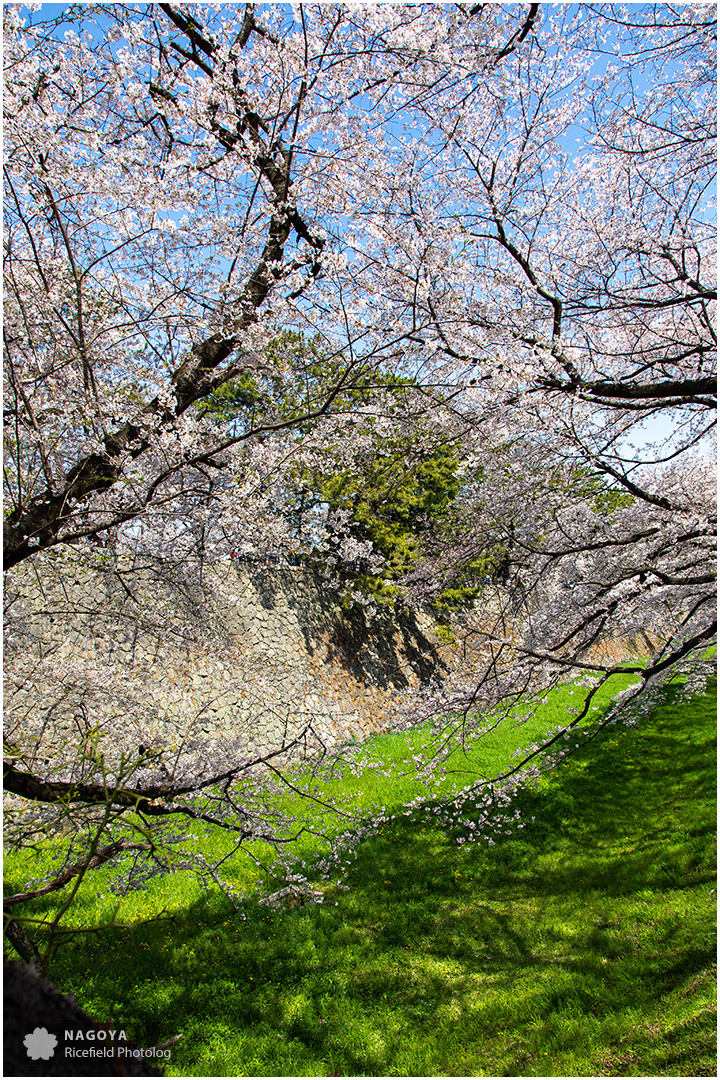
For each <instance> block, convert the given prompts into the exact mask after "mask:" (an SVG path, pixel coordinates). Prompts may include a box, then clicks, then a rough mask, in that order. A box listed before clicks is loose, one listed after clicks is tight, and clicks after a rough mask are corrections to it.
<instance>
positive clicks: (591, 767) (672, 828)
mask: <svg viewBox="0 0 720 1080" xmlns="http://www.w3.org/2000/svg"><path fill="white" fill-rule="evenodd" d="M676 693H677V689H676V688H672V687H671V688H670V689H669V690H668V692H667V700H666V703H665V704H664V705H663V706H662V707H661V708H658V709H657V710H656V711H655V712H654V714H653V715H652V716H651V717H649V718H648V719H647V720H645V721H643V723H642V725H641V726H640V727H638V728H631V729H625V728H622V727H613V728H610V729H608V730H607V731H606V732H605V733H604V734H603V735H601V736H599V737H598V738H597V739H596V740H595V741H594V742H593V743H591V744H590V745H589V746H588V747H586V748H584V749H583V750H581V751H580V752H578V754H577V755H576V756H575V757H574V758H573V759H572V760H571V761H570V762H568V763H567V764H565V765H564V766H562V767H561V768H560V769H558V770H557V771H556V772H555V773H553V774H551V775H550V776H548V778H547V779H546V780H544V781H543V783H542V784H541V785H540V787H539V789H538V790H536V791H530V790H527V791H524V792H523V793H522V794H521V795H519V796H518V806H519V808H521V810H522V814H523V820H524V822H525V827H524V828H523V830H522V831H521V832H519V833H513V835H510V836H506V837H504V838H503V839H502V840H501V841H499V842H498V843H497V844H496V845H495V846H493V847H487V846H485V845H482V846H480V845H473V846H469V845H466V846H463V847H458V846H457V845H456V844H454V843H453V842H452V839H451V838H449V837H447V836H446V835H444V834H443V833H442V832H440V831H439V830H437V829H433V828H432V827H431V826H429V825H428V824H425V823H423V821H422V820H421V819H420V816H419V815H416V816H411V817H401V818H398V819H395V820H393V821H391V822H389V823H388V824H387V825H386V826H385V827H384V828H382V829H381V831H380V833H379V834H378V835H377V836H375V837H373V838H370V839H368V840H366V841H364V842H363V844H362V845H361V847H360V848H359V850H358V858H357V860H356V861H355V864H354V866H353V867H352V869H351V870H350V871H349V873H348V875H347V878H346V881H347V884H348V885H349V889H348V890H347V891H345V890H342V889H338V888H336V889H332V890H330V891H328V893H327V895H326V901H325V904H324V905H323V906H319V907H309V906H306V907H304V908H301V909H299V910H281V911H268V910H267V909H265V908H261V907H258V905H257V904H256V902H255V901H254V900H252V899H248V900H246V901H245V902H244V903H243V905H242V907H241V909H240V910H235V909H233V908H232V907H231V905H230V904H229V903H228V901H227V900H226V899H224V898H223V897H222V895H221V894H219V893H217V892H214V891H213V892H208V893H207V894H205V895H202V894H200V893H199V892H198V891H197V889H196V887H195V886H194V885H191V884H190V881H189V879H188V878H186V877H185V876H184V875H177V876H176V878H175V877H174V876H171V877H168V878H164V879H159V880H158V881H157V882H156V884H155V885H154V888H153V889H150V890H148V892H147V893H144V894H140V895H139V896H136V897H134V898H128V902H127V904H126V905H125V908H126V913H127V916H129V917H130V918H131V919H132V918H140V917H141V916H142V914H143V911H146V912H151V911H156V910H157V909H158V907H159V906H162V905H163V904H164V905H165V906H166V907H167V908H168V910H169V911H170V912H171V913H172V918H171V919H169V920H167V921H160V922H151V923H146V924H142V923H138V924H137V925H136V926H135V927H133V928H132V929H128V930H120V929H113V930H106V931H103V932H102V934H101V935H99V936H94V937H92V938H74V939H71V941H70V943H69V944H66V945H65V946H63V948H62V949H61V950H60V951H59V952H58V954H57V956H56V960H55V966H54V969H53V972H52V974H53V976H54V978H55V979H56V981H57V982H58V984H59V985H60V986H61V988H62V989H63V990H64V991H66V992H67V991H68V990H70V989H72V990H74V991H75V993H76V994H77V996H78V998H79V1000H80V1002H81V1004H82V1005H83V1007H84V1008H85V1009H86V1010H88V1011H89V1012H90V1013H91V1014H93V1015H96V1016H98V1017H100V1018H103V1019H105V1018H111V1019H112V1021H113V1023H114V1024H117V1025H122V1026H124V1027H126V1028H127V1031H128V1034H129V1035H130V1036H131V1037H132V1038H134V1039H135V1040H136V1041H137V1042H138V1043H139V1044H140V1045H145V1046H149V1045H153V1044H156V1043H159V1042H161V1041H163V1040H164V1039H167V1038H169V1037H171V1036H173V1035H176V1034H179V1033H181V1032H182V1035H183V1039H182V1041H181V1042H180V1043H179V1044H178V1045H177V1046H176V1047H175V1048H174V1050H173V1056H172V1061H171V1064H170V1066H169V1068H168V1073H169V1074H170V1075H179V1076H198V1075H200V1076H202V1075H207V1076H226V1075H257V1076H283V1075H301V1076H302V1075H315V1076H316V1075H401V1076H413V1075H414V1076H432V1075H464V1076H484V1075H485V1076H502V1075H510V1076H512V1075H515V1076H572V1075H579V1076H590V1075H592V1076H597V1075H622V1076H712V1075H715V1073H716V1068H715V1057H714V1043H713V1022H714V1010H713V1001H714V961H715V937H714V924H715V918H714V916H715V902H714V901H715V895H714V831H715V776H716V773H715V724H714V698H713V697H711V696H710V695H708V696H707V697H705V698H702V699H696V700H693V701H691V702H689V703H680V702H678V701H677V700H676V698H675V695H676ZM556 705H557V706H558V707H561V704H560V702H559V699H558V701H557V702H555V703H554V704H553V703H551V706H552V707H553V708H554V707H555V706H556ZM536 721H537V723H538V724H539V726H540V727H541V728H543V730H547V729H548V727H551V726H552V725H553V724H554V723H557V722H558V720H557V718H556V717H553V718H552V719H551V722H550V723H548V722H547V721H548V716H546V717H545V718H544V720H543V719H542V718H540V717H538V718H536ZM534 722H535V721H533V723H534ZM539 733H540V732H539V731H537V732H530V731H529V730H527V729H520V731H519V732H518V730H515V733H514V736H512V735H511V734H510V733H509V732H508V731H505V733H504V734H503V735H502V736H501V735H498V737H497V743H496V745H494V748H493V743H492V738H493V737H492V736H491V737H490V739H489V741H488V742H487V743H486V749H485V750H484V751H483V753H486V754H488V755H490V756H491V757H492V754H497V757H495V758H492V760H491V757H489V758H488V762H487V767H488V771H489V772H492V771H494V770H496V765H497V763H498V762H500V761H501V759H504V761H505V762H506V761H507V758H508V754H509V751H510V749H511V748H514V747H512V743H513V740H514V745H515V746H517V745H518V744H523V743H525V742H527V741H528V737H529V738H531V739H532V738H536V737H537V735H538V734H539ZM503 740H506V741H505V742H503ZM375 749H376V750H378V749H382V747H381V746H379V747H376V748H375ZM386 749H387V750H388V753H390V751H391V750H392V743H386ZM458 760H459V759H458ZM475 764H476V765H477V764H478V762H477V761H476V762H475ZM408 782H410V778H409V781H408ZM355 783H357V781H355ZM379 783H380V788H381V791H380V795H381V796H382V798H381V801H383V800H385V788H384V783H385V782H384V780H382V778H380V780H379ZM407 790H410V789H409V788H408V789H407ZM377 795H378V792H377V791H372V792H370V794H368V796H367V797H368V799H369V800H370V799H371V797H372V798H375V797H377ZM406 795H407V791H405V792H404V793H403V799H404V798H405V797H406ZM400 801H403V800H400ZM533 818H534V821H533V820H532V819H533ZM12 869H13V868H12V867H11V871H12ZM25 870H26V867H22V868H21V866H20V865H18V866H16V867H15V868H14V872H13V873H11V877H15V873H19V874H21V873H23V872H25ZM237 873H238V875H240V870H238V871H237ZM93 880H97V879H93ZM22 884H23V881H19V880H16V881H15V883H14V887H17V886H18V885H20V886H21V885H22ZM101 908H102V902H101V903H100V904H96V903H94V901H93V899H92V897H91V896H90V895H88V894H84V895H83V898H82V904H81V908H80V909H79V911H78V914H77V918H78V919H79V920H81V919H83V918H85V919H88V920H91V919H95V918H97V919H100V917H101V914H102V912H101V911H100V910H99V909H101Z"/></svg>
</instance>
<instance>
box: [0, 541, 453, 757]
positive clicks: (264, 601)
mask: <svg viewBox="0 0 720 1080" xmlns="http://www.w3.org/2000/svg"><path fill="white" fill-rule="evenodd" d="M8 599H9V602H10V603H9V606H10V611H11V615H12V618H11V645H10V647H9V656H10V657H11V658H12V654H13V651H14V650H15V649H17V650H20V649H22V650H23V651H24V654H25V655H26V656H34V657H35V658H36V660H37V674H36V675H35V676H32V675H31V676H30V678H26V679H25V681H24V683H22V684H17V683H16V685H15V686H13V685H12V682H13V680H12V676H11V678H10V687H9V689H10V694H9V706H10V710H11V711H14V713H15V715H16V716H17V715H19V714H20V713H21V712H22V711H23V710H25V711H28V710H29V711H32V708H33V704H40V703H42V704H43V705H44V704H46V703H47V702H48V701H49V700H50V699H51V698H53V696H54V697H55V698H57V699H58V700H59V699H60V698H61V696H62V694H61V686H60V682H58V685H57V686H53V685H52V683H53V681H54V677H55V674H57V675H58V679H59V678H60V674H59V673H60V672H63V673H64V674H63V678H64V679H65V683H67V682H68V681H69V680H70V681H71V680H72V677H73V673H74V672H75V671H77V673H78V679H80V675H81V674H82V672H83V671H84V670H85V669H87V670H92V668H93V665H94V664H95V663H97V664H98V665H102V664H105V665H109V666H110V667H112V668H113V669H114V670H115V671H120V672H127V673H128V675H131V676H132V683H133V685H134V687H135V693H136V695H137V694H138V693H139V694H140V696H141V697H142V698H143V700H144V704H145V706H148V707H150V706H151V707H152V708H153V709H155V710H156V712H157V716H158V738H160V733H161V729H162V728H163V727H164V725H165V723H166V722H167V723H170V724H171V725H173V724H174V725H175V731H176V734H177V732H180V735H182V731H180V727H179V726H178V725H180V726H181V720H178V719H177V718H178V717H180V718H184V719H185V721H187V722H188V723H189V721H190V720H191V719H192V721H193V722H194V723H195V724H199V725H201V731H202V733H203V734H204V735H205V736H210V737H211V738H212V737H213V736H214V735H218V736H223V737H226V738H230V739H233V740H236V741H242V742H243V743H245V744H248V745H249V746H252V747H253V748H254V749H256V750H257V751H265V750H267V749H270V748H272V747H274V746H275V745H277V740H278V734H279V733H282V734H283V735H285V736H292V735H293V734H294V733H296V732H297V731H298V730H300V728H301V727H302V726H303V725H306V724H307V722H308V720H312V722H313V725H314V727H315V729H316V730H318V731H319V732H321V733H322V735H323V737H326V738H328V739H329V740H330V741H333V742H334V741H337V740H344V739H347V738H351V737H353V736H354V737H363V736H365V735H368V734H370V733H371V732H373V731H377V730H380V729H382V728H384V727H386V726H387V725H388V723H389V721H390V718H391V716H392V713H393V710H394V708H395V706H396V705H397V702H398V699H399V697H401V696H403V695H404V694H405V693H406V692H407V691H411V690H413V689H416V688H418V687H419V686H421V685H427V684H428V683H431V682H441V681H443V680H444V679H445V678H446V676H447V675H448V673H449V671H450V669H451V667H452V654H453V652H454V650H453V649H452V648H449V647H448V646H447V645H444V644H443V642H442V640H441V638H440V637H439V636H438V633H437V629H438V624H437V622H436V621H435V619H434V617H433V615H432V613H431V612H430V611H429V610H419V611H414V612H407V613H405V614H404V615H403V614H400V615H399V614H397V613H393V612H385V611H383V612H381V613H379V614H376V615H374V616H370V615H368V614H367V613H366V612H365V611H364V610H363V609H362V608H360V607H358V606H357V605H356V606H354V607H352V608H350V609H348V608H346V607H344V606H343V603H342V601H341V598H340V595H339V593H338V592H337V590H334V589H332V588H329V587H328V586H327V585H326V584H324V583H323V582H322V581H321V579H320V578H319V576H318V575H317V574H316V573H315V572H314V571H313V570H312V569H311V568H308V567H306V566H299V567H290V566H282V567H253V566H245V565H242V564H241V565H237V564H234V563H230V562H227V563H218V564H216V565H215V566H213V567H209V568H208V567H206V568H205V569H204V571H203V576H202V578H195V579H194V580H183V579H182V577H178V576H177V575H175V577H174V578H173V577H172V576H170V575H168V574H167V573H163V572H162V568H161V567H152V566H145V567H137V566H132V567H131V566H125V567H123V566H118V564H117V562H113V563H111V564H109V565H108V569H107V571H106V572H102V571H93V572H92V573H90V572H82V573H77V574H76V575H75V576H73V574H70V575H67V574H66V573H64V574H63V575H62V577H60V576H58V577H56V578H53V576H52V574H49V573H46V574H44V575H43V576H41V577H40V578H38V577H36V576H35V575H34V574H33V573H32V571H30V570H26V571H24V572H23V573H21V574H16V575H15V576H14V578H13V580H12V582H11V584H10V586H9V588H8ZM26 668H27V664H26ZM63 685H65V684H63ZM138 687H139V688H140V689H139V691H138ZM93 693H94V695H95V700H96V701H97V700H99V698H98V695H99V694H100V695H101V693H102V691H101V690H94V691H93ZM74 700H77V694H76V695H75V699H74ZM69 701H70V698H68V702H69ZM72 707H75V706H71V705H69V704H68V705H67V707H66V708H65V711H66V712H67V713H68V714H69V711H70V710H71V708H72ZM63 708H64V707H63V706H58V708H57V709H56V710H55V722H56V723H59V722H61V716H62V712H63ZM163 718H165V719H163ZM132 723H133V710H132V709H129V710H128V724H129V725H132ZM188 730H189V728H188ZM162 734H163V735H165V734H166V732H162ZM138 738H140V732H139V729H138Z"/></svg>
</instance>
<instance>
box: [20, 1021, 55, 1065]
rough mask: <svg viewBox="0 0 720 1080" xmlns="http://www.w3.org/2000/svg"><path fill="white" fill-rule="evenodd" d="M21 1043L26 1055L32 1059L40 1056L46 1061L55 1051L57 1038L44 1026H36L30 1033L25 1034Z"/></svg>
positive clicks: (35, 1059)
mask: <svg viewBox="0 0 720 1080" xmlns="http://www.w3.org/2000/svg"><path fill="white" fill-rule="evenodd" d="M23 1043H24V1045H25V1048H26V1049H27V1052H28V1057H31V1058H32V1059H33V1061H37V1059H38V1058H42V1059H43V1061H48V1060H49V1059H50V1058H51V1057H52V1056H53V1054H54V1053H55V1047H56V1046H57V1039H56V1038H55V1036H54V1035H51V1033H50V1032H49V1031H48V1029H47V1028H44V1027H42V1028H41V1027H36V1028H35V1030H34V1031H33V1033H32V1034H31V1035H26V1036H25V1038H24V1039H23Z"/></svg>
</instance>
